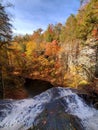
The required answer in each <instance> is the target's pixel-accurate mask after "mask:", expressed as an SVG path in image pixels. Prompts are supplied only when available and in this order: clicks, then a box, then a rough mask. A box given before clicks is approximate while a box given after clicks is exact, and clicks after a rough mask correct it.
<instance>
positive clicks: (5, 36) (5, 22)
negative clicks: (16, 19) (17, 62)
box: [0, 3, 12, 98]
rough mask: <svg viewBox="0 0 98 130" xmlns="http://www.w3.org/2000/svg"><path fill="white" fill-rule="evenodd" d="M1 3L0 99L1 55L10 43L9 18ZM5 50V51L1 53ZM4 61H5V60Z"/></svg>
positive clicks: (1, 90) (0, 92)
mask: <svg viewBox="0 0 98 130" xmlns="http://www.w3.org/2000/svg"><path fill="white" fill-rule="evenodd" d="M8 6H10V5H9V4H8V5H7V6H4V5H3V4H2V3H0V98H3V79H2V67H3V63H2V58H1V56H2V53H6V52H5V51H7V50H6V49H7V47H8V45H9V43H10V40H11V36H12V30H11V27H12V25H11V24H10V17H9V15H8V14H7V12H6V10H5V9H6V7H8ZM3 50H5V51H3ZM5 60H6V59H5Z"/></svg>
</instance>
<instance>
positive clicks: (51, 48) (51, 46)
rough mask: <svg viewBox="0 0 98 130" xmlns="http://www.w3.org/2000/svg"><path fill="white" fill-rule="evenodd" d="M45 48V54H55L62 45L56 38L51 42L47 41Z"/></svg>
mask: <svg viewBox="0 0 98 130" xmlns="http://www.w3.org/2000/svg"><path fill="white" fill-rule="evenodd" d="M45 49H46V50H45V55H47V56H54V55H57V54H58V52H59V50H60V47H59V46H58V42H57V41H56V40H54V41H52V42H51V43H47V45H46V48H45Z"/></svg>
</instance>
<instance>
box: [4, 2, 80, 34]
mask: <svg viewBox="0 0 98 130" xmlns="http://www.w3.org/2000/svg"><path fill="white" fill-rule="evenodd" d="M5 1H6V2H7V1H9V2H10V3H12V4H13V5H14V7H11V8H9V9H8V11H9V13H10V14H11V15H12V16H13V17H12V24H13V32H14V33H16V34H26V33H28V34H32V33H33V31H34V30H37V29H38V28H42V29H43V30H45V29H46V28H47V26H48V25H49V24H57V23H58V22H60V23H63V24H64V23H65V22H66V19H67V18H68V17H69V16H70V14H76V13H77V11H78V8H79V6H80V0H5Z"/></svg>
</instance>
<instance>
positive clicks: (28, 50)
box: [26, 41, 37, 56]
mask: <svg viewBox="0 0 98 130" xmlns="http://www.w3.org/2000/svg"><path fill="white" fill-rule="evenodd" d="M36 48H37V44H36V43H35V42H32V41H29V42H28V43H27V45H26V54H27V56H29V55H32V52H33V51H34V50H35V49H36Z"/></svg>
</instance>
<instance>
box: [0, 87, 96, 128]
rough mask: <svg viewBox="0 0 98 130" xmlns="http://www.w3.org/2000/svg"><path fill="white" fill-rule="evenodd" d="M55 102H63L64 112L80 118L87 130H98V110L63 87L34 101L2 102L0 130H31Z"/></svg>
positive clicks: (50, 91) (0, 103)
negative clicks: (49, 105) (47, 108)
mask: <svg viewBox="0 0 98 130" xmlns="http://www.w3.org/2000/svg"><path fill="white" fill-rule="evenodd" d="M54 101H61V107H63V108H64V112H65V113H67V114H69V115H73V116H76V117H78V118H79V119H80V121H81V124H82V125H83V127H84V128H85V130H98V110H96V109H94V108H93V107H91V106H88V105H87V104H86V103H85V101H84V100H83V99H82V98H80V97H79V96H78V95H77V94H76V93H74V92H73V91H72V90H71V89H69V88H67V89H64V88H61V87H58V88H52V89H49V90H47V91H46V92H43V93H41V94H40V95H38V96H35V97H34V98H32V99H24V100H1V101H0V130H27V129H29V128H30V127H31V126H32V125H33V124H34V121H35V119H36V118H37V117H38V116H39V115H40V114H41V113H42V112H43V111H44V110H45V107H46V106H47V104H49V103H51V102H54ZM55 109H56V108H55ZM61 130H62V129H61Z"/></svg>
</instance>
